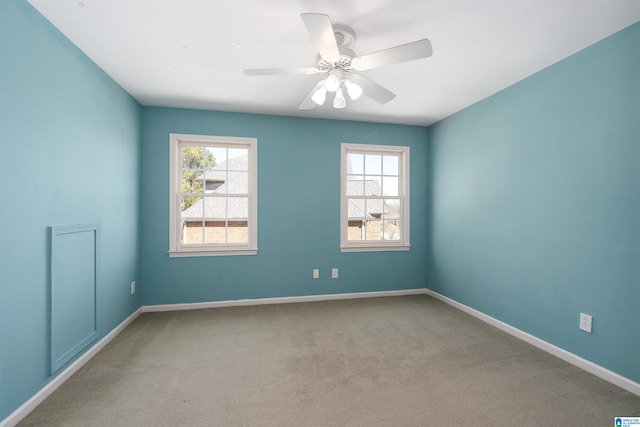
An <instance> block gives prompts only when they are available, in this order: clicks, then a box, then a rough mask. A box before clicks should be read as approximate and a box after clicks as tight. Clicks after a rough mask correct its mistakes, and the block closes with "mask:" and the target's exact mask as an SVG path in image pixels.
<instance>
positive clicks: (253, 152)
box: [169, 133, 258, 257]
mask: <svg viewBox="0 0 640 427" xmlns="http://www.w3.org/2000/svg"><path fill="white" fill-rule="evenodd" d="M181 142H188V143H190V144H191V143H193V144H194V145H198V144H202V145H209V144H222V145H227V146H228V145H234V144H237V145H238V146H242V147H245V148H248V149H249V158H248V160H249V166H248V168H249V218H248V225H249V230H250V231H249V236H248V237H249V241H248V242H247V243H246V244H242V245H238V244H224V245H222V244H203V245H189V247H181V246H180V227H179V225H178V222H179V220H180V197H179V196H178V194H179V192H180V189H181V188H180V184H179V182H180V180H179V177H180V176H181V168H182V156H181V153H180V150H179V146H180V143H181ZM169 153H170V154H169V161H170V165H169V169H170V171H169V177H170V183H169V256H170V257H198V256H225V255H256V254H257V253H258V162H257V160H258V140H257V139H256V138H243V137H231V136H209V135H189V134H178V133H172V134H170V135H169Z"/></svg>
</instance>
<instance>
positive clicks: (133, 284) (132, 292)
mask: <svg viewBox="0 0 640 427" xmlns="http://www.w3.org/2000/svg"><path fill="white" fill-rule="evenodd" d="M135 293H136V281H135V280H134V281H133V282H131V295H133V294H135Z"/></svg>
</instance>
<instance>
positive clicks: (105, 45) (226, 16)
mask: <svg viewBox="0 0 640 427" xmlns="http://www.w3.org/2000/svg"><path fill="white" fill-rule="evenodd" d="M29 1H30V3H31V4H32V5H33V6H35V8H36V9H38V10H39V11H40V12H41V13H42V14H43V15H44V16H45V17H46V18H47V19H49V20H50V21H51V22H52V23H53V24H54V25H55V26H56V27H57V28H59V29H60V31H62V32H63V33H64V34H65V35H66V36H67V37H68V38H69V39H71V41H72V42H73V43H75V44H76V45H77V46H78V47H79V48H80V49H81V50H82V51H84V53H86V54H87V55H88V56H89V57H90V58H91V59H92V60H93V61H94V62H96V64H98V65H99V66H100V67H101V68H102V69H103V70H104V71H105V72H106V73H107V74H109V75H110V76H111V77H112V78H113V79H114V80H115V81H116V82H118V83H119V84H120V85H121V86H122V87H123V88H124V89H125V90H126V91H127V92H129V93H130V94H131V95H132V96H134V97H135V98H136V99H137V100H138V101H139V102H140V103H141V104H143V105H146V106H168V107H182V108H197V109H207V110H222V111H238V112H249V113H265V114H277V115H286V116H302V117H323V118H335V119H346V120H363V121H371V122H385V123H401V124H416V125H430V124H432V123H434V122H437V121H438V120H441V119H443V118H445V117H447V116H448V115H450V114H453V113H455V112H456V111H459V110H461V109H463V108H465V107H467V106H469V105H471V104H473V103H475V102H477V101H479V100H481V99H483V98H486V97H487V96H490V95H492V94H493V93H495V92H498V91H500V90H501V89H503V88H505V87H507V86H509V85H511V84H513V83H515V82H517V81H519V80H522V79H523V78H525V77H527V76H529V75H531V74H533V73H535V72H537V71H539V70H541V69H543V68H545V67H547V66H549V65H551V64H553V63H555V62H557V61H559V60H561V59H563V58H566V57H567V56H570V55H572V54H573V53H575V52H577V51H579V50H581V49H583V48H585V47H587V46H589V45H591V44H593V43H595V42H597V41H599V40H601V39H603V38H605V37H607V36H609V35H611V34H613V33H615V32H617V31H619V30H621V29H622V28H624V27H627V26H629V25H631V24H633V23H635V22H638V21H639V20H640V0H322V1H319V0H235V1H233V0H228V1H218V0H29ZM305 12H315V13H324V14H328V15H329V16H331V20H332V22H333V24H343V25H347V26H350V27H351V28H353V29H354V30H355V32H356V36H357V40H356V43H355V45H354V46H353V50H354V51H355V52H356V54H357V55H363V54H366V53H371V52H375V51H378V50H382V49H386V48H388V47H392V46H396V45H400V44H404V43H408V42H411V41H414V40H418V39H422V38H428V39H429V40H431V44H432V46H433V56H432V57H431V58H427V59H420V60H416V61H412V62H407V63H403V64H396V65H391V66H388V67H385V68H381V69H377V70H370V71H366V72H363V73H362V74H363V75H366V76H367V77H369V78H370V79H371V80H373V81H375V82H376V83H378V84H380V85H381V86H383V87H385V88H386V89H388V90H390V91H392V92H394V93H395V94H396V95H397V96H396V98H395V99H393V100H392V101H390V102H389V103H387V104H384V105H380V104H377V103H376V102H374V101H373V100H371V99H369V98H366V97H364V96H363V97H361V98H360V99H358V100H356V101H350V100H349V99H347V103H348V105H347V107H346V108H345V109H343V110H335V109H333V108H332V107H331V106H330V104H331V103H330V102H327V103H326V104H325V106H323V107H319V108H316V109H314V110H310V111H299V110H298V105H300V103H301V102H302V100H303V99H304V98H305V97H306V96H307V94H308V93H309V92H310V91H311V89H312V88H313V87H314V86H315V84H316V83H317V82H318V81H320V80H321V79H322V76H320V75H312V76H305V75H286V76H246V75H244V73H243V69H246V68H281V67H314V66H315V65H316V54H317V52H316V50H315V47H314V45H313V44H312V42H311V39H310V37H309V34H308V32H307V29H306V27H305V25H304V24H303V22H302V20H301V18H300V14H301V13H305Z"/></svg>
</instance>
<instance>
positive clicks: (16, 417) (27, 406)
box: [0, 308, 142, 427]
mask: <svg viewBox="0 0 640 427" xmlns="http://www.w3.org/2000/svg"><path fill="white" fill-rule="evenodd" d="M141 313H142V309H141V308H139V309H137V310H136V311H134V312H133V313H132V314H131V315H130V316H129V317H127V318H126V319H125V320H124V321H122V323H120V324H119V325H118V326H116V327H115V328H114V329H113V330H112V331H111V332H109V333H108V334H107V335H105V336H104V337H103V338H102V339H101V340H100V341H98V342H97V343H96V344H95V345H94V346H93V347H91V348H90V349H89V350H88V351H87V352H86V353H84V354H83V355H82V356H80V357H79V358H78V359H76V361H75V362H73V363H72V364H71V365H69V366H68V367H67V368H66V369H65V370H64V371H62V372H61V373H60V374H59V375H58V376H57V377H55V378H54V379H52V380H51V381H50V382H49V383H47V385H45V386H44V387H42V388H41V389H40V391H38V392H37V393H36V394H34V395H33V396H32V397H31V399H29V400H27V401H26V402H25V403H23V404H22V405H21V406H20V407H19V408H18V409H16V410H15V411H13V412H12V413H11V415H9V416H8V417H7V418H5V419H4V420H2V421H1V422H0V427H13V426H15V425H16V424H18V423H19V422H20V421H22V420H23V419H24V417H26V416H27V415H29V413H30V412H31V411H33V410H34V409H35V408H36V407H37V406H38V405H39V404H40V403H42V402H43V401H44V400H45V399H46V398H47V397H49V396H50V395H51V393H53V392H54V391H56V390H57V389H58V388H59V387H60V386H61V385H62V384H63V383H64V382H65V381H67V380H68V379H69V378H70V377H71V376H72V375H73V374H75V373H76V372H77V371H78V370H79V369H80V368H81V367H82V366H84V364H85V363H87V362H88V361H89V360H91V358H92V357H93V356H95V355H96V354H97V353H98V352H99V351H100V350H102V349H103V348H104V347H105V346H106V345H107V344H109V342H111V340H113V339H114V338H115V337H116V336H117V335H118V334H119V333H120V332H122V330H124V328H126V327H127V326H129V324H130V323H131V322H133V321H134V320H135V319H136V317H138V316H139V315H140V314H141Z"/></svg>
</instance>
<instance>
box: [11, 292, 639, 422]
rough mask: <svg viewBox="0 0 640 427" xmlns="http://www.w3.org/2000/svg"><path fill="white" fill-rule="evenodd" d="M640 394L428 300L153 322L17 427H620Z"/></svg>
mask: <svg viewBox="0 0 640 427" xmlns="http://www.w3.org/2000/svg"><path fill="white" fill-rule="evenodd" d="M614 416H640V397H638V396H635V395H633V394H631V393H629V392H626V391H624V390H622V389H620V388H618V387H616V386H614V385H611V384H609V383H607V382H605V381H603V380H600V379H599V378H597V377H595V376H593V375H591V374H588V373H586V372H584V371H582V370H580V369H578V368H576V367H574V366H572V365H569V364H567V363H565V362H563V361H561V360H559V359H557V358H555V357H553V356H551V355H549V354H547V353H545V352H543V351H541V350H538V349H536V348H534V347H532V346H530V345H528V344H525V343H523V342H522V341H520V340H518V339H516V338H513V337H511V336H509V335H507V334H505V333H503V332H501V331H499V330H497V329H494V328H492V327H491V326H489V325H486V324H484V323H482V322H480V321H478V320H476V319H474V318H472V317H470V316H468V315H466V314H464V313H462V312H460V311H458V310H456V309H454V308H451V307H449V306H447V305H445V304H443V303H441V302H439V301H437V300H435V299H433V298H431V297H428V296H424V295H418V296H407V297H394V298H373V299H360V300H342V301H328V302H314V303H298V304H280V305H263V306H254V307H233V308H218V309H206V310H193V311H183V312H167V313H148V314H143V315H142V316H140V317H139V318H138V319H136V320H135V321H134V322H133V323H132V324H131V325H130V326H129V327H128V328H126V329H125V330H124V331H123V332H122V333H121V334H120V335H119V336H118V337H117V338H116V339H115V340H114V341H112V342H111V343H110V344H109V345H108V346H107V347H105V349H103V350H102V351H101V352H100V353H99V354H98V355H97V356H95V357H94V358H93V359H92V360H91V361H90V362H89V363H87V365H85V366H84V367H83V368H82V369H81V370H80V371H79V372H78V373H76V375H74V376H73V377H72V378H71V379H69V380H68V381H67V382H66V383H65V384H64V385H63V386H62V387H61V388H60V389H58V390H57V391H56V392H55V393H54V394H53V395H51V396H50V397H49V399H47V400H46V401H45V402H44V403H43V404H42V405H40V406H39V407H38V408H37V409H36V410H35V411H34V412H33V413H31V414H30V415H29V416H28V417H27V418H25V419H24V420H23V422H22V423H20V424H19V425H20V426H33V425H38V426H39V425H52V426H83V427H86V426H502V425H508V426H536V427H539V426H613V425H614V423H613V419H614Z"/></svg>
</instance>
